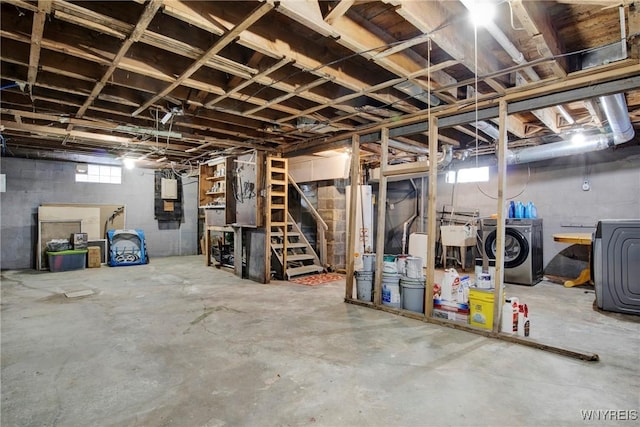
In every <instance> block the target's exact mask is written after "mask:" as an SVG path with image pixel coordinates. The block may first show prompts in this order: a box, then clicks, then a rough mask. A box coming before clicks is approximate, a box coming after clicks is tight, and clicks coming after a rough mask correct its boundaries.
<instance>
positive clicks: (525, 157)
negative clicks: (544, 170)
mask: <svg viewBox="0 0 640 427" xmlns="http://www.w3.org/2000/svg"><path fill="white" fill-rule="evenodd" d="M611 145H613V136H612V135H611V134H606V135H602V134H598V135H592V136H588V137H585V140H584V141H581V142H580V143H575V142H573V141H568V140H564V141H560V142H554V143H551V144H544V145H537V146H535V147H528V148H523V149H522V150H518V151H516V152H513V151H509V152H508V153H507V164H509V165H515V164H522V163H530V162H537V161H540V160H548V159H553V158H556V157H563V156H570V155H572V154H581V153H586V152H589V151H597V150H604V149H605V148H607V147H609V146H611Z"/></svg>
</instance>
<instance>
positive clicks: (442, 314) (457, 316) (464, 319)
mask: <svg viewBox="0 0 640 427" xmlns="http://www.w3.org/2000/svg"><path fill="white" fill-rule="evenodd" d="M433 317H434V318H436V319H447V320H454V321H456V322H461V323H469V315H468V314H462V313H456V312H455V311H447V310H440V309H437V308H434V309H433Z"/></svg>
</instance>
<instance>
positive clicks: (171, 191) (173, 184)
mask: <svg viewBox="0 0 640 427" xmlns="http://www.w3.org/2000/svg"><path fill="white" fill-rule="evenodd" d="M160 197H161V198H162V199H170V200H176V199H177V198H178V180H176V179H169V178H162V181H161V183H160Z"/></svg>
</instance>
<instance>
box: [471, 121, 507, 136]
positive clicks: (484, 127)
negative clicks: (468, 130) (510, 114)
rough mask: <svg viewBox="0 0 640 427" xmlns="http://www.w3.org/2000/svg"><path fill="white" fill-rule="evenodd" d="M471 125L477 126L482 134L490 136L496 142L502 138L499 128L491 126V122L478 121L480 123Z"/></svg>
mask: <svg viewBox="0 0 640 427" xmlns="http://www.w3.org/2000/svg"><path fill="white" fill-rule="evenodd" d="M471 125H472V126H475V127H476V128H477V129H478V130H481V131H482V132H484V133H486V134H487V135H489V136H490V137H491V138H493V139H494V141H497V140H498V137H499V136H500V131H499V130H498V128H496V127H495V126H493V125H491V124H490V123H489V122H487V121H485V120H480V121H478V123H471Z"/></svg>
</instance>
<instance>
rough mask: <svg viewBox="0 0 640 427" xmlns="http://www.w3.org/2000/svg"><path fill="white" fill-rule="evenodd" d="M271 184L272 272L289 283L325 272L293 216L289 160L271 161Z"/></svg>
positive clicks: (270, 236)
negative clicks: (290, 201)
mask: <svg viewBox="0 0 640 427" xmlns="http://www.w3.org/2000/svg"><path fill="white" fill-rule="evenodd" d="M267 180H268V182H267V188H268V191H269V193H268V197H267V204H268V206H267V210H266V221H267V230H268V232H269V242H270V245H271V255H272V256H271V270H272V271H275V273H276V276H278V277H280V278H282V279H285V280H288V279H291V278H292V277H296V276H302V275H305V274H315V273H321V272H323V271H324V267H323V266H322V263H321V262H320V259H319V258H318V255H317V254H316V252H315V251H314V250H313V247H312V246H311V244H310V243H309V241H308V240H307V239H306V238H305V237H304V234H303V233H302V231H301V230H300V228H299V227H298V224H296V223H295V221H294V220H293V218H292V217H291V215H290V214H289V209H288V186H289V185H288V165H287V159H283V158H280V157H269V158H268V159H267Z"/></svg>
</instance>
